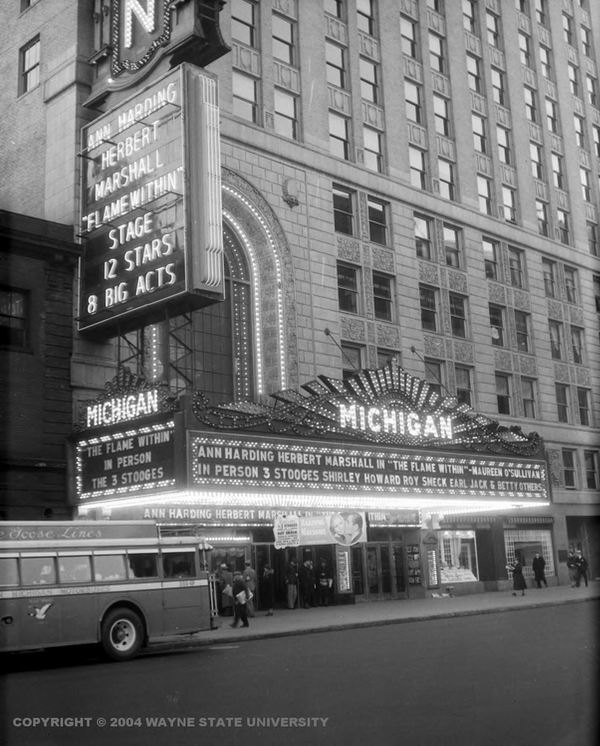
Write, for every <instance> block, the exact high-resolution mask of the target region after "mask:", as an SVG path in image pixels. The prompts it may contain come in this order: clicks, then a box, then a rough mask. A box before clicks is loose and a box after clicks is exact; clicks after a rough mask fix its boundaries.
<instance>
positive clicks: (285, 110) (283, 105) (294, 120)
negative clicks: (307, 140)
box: [273, 88, 298, 140]
mask: <svg viewBox="0 0 600 746" xmlns="http://www.w3.org/2000/svg"><path fill="white" fill-rule="evenodd" d="M274 106H275V112H274V116H273V124H274V127H275V132H277V133H278V134H279V135H283V136H284V137H289V138H290V139H291V140H297V139H298V98H297V96H294V95H293V94H291V93H288V92H287V91H282V90H280V89H279V88H275V91H274Z"/></svg>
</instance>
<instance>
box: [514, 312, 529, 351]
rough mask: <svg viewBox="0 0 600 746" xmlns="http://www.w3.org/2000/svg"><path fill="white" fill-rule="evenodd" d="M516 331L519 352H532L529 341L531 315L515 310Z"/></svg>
mask: <svg viewBox="0 0 600 746" xmlns="http://www.w3.org/2000/svg"><path fill="white" fill-rule="evenodd" d="M515 330H516V334H517V349H518V350H519V352H531V349H530V347H531V343H530V341H529V314H528V313H525V312H524V311H516V310H515Z"/></svg>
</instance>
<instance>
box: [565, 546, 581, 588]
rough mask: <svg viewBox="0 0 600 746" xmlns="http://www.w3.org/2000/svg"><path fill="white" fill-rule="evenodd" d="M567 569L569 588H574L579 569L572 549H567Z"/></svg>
mask: <svg viewBox="0 0 600 746" xmlns="http://www.w3.org/2000/svg"><path fill="white" fill-rule="evenodd" d="M567 569H568V571H569V580H570V581H571V588H575V586H576V585H577V578H578V576H579V569H578V568H577V558H576V557H575V552H574V551H573V550H572V549H569V554H568V555H567Z"/></svg>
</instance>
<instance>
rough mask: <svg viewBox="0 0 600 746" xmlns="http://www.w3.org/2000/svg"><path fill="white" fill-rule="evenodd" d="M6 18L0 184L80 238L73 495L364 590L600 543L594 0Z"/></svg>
mask: <svg viewBox="0 0 600 746" xmlns="http://www.w3.org/2000/svg"><path fill="white" fill-rule="evenodd" d="M3 15H4V16H6V18H5V19H3V20H4V23H3V25H2V29H1V31H0V33H1V34H2V41H3V45H2V49H3V51H2V53H1V54H0V66H1V68H0V69H1V70H2V73H3V79H4V80H8V81H12V83H11V84H10V85H6V86H4V88H3V91H2V93H1V94H0V95H1V96H2V97H3V99H5V100H3V101H2V103H3V104H5V106H4V107H3V110H5V111H6V112H7V115H6V117H5V118H4V120H3V122H2V123H1V124H0V132H1V133H2V143H3V145H2V150H3V158H4V159H5V160H6V170H7V172H9V173H11V179H10V180H5V181H4V182H3V184H2V185H0V209H2V210H4V211H6V214H12V213H16V214H21V215H22V216H24V217H23V218H22V219H23V220H25V219H33V220H34V222H35V221H38V222H36V225H37V230H38V231H39V236H40V247H41V249H40V250H42V249H43V251H42V253H45V252H46V251H47V249H46V244H45V243H44V242H43V241H42V236H43V235H44V232H45V228H44V224H42V223H41V222H39V221H48V222H50V223H51V224H60V225H61V226H63V227H64V231H65V233H66V234H68V240H67V238H66V237H65V239H64V240H65V243H64V245H63V246H64V247H67V244H68V247H69V248H68V251H67V253H68V255H69V256H75V255H76V254H77V252H81V255H82V261H81V263H80V265H79V268H78V270H77V272H74V273H73V283H74V284H73V287H74V289H75V292H74V293H71V291H70V290H69V291H68V296H67V291H66V290H65V300H68V303H69V304H72V309H73V310H72V313H73V316H72V327H71V328H72V336H71V337H70V342H69V344H72V354H71V356H70V366H69V371H68V378H67V379H64V380H65V381H66V380H68V386H69V387H70V391H71V394H72V396H71V397H70V400H69V402H68V404H67V403H66V402H65V403H64V406H63V409H62V412H61V414H60V415H59V414H58V413H57V415H56V416H57V419H60V418H61V417H62V416H63V415H64V414H65V413H67V414H68V417H69V420H70V423H71V428H70V429H71V432H70V438H69V440H68V444H67V445H66V446H65V454H66V455H65V457H64V458H65V459H68V461H69V484H70V488H69V490H68V491H66V493H65V495H64V501H63V502H62V504H63V505H64V509H65V510H70V511H71V512H72V513H73V514H74V515H76V514H79V513H82V512H84V513H86V514H87V515H98V516H102V517H105V516H107V515H110V516H112V517H131V518H142V517H153V518H155V519H157V520H159V522H161V523H162V524H163V525H164V529H165V530H171V531H188V532H194V533H197V534H198V535H199V536H203V537H204V538H206V540H207V541H208V542H210V543H211V545H212V546H213V551H212V558H213V563H215V564H216V563H217V562H220V561H221V560H225V561H227V562H229V563H235V562H240V561H242V560H243V558H244V557H249V558H251V559H252V560H253V562H255V563H256V565H257V566H258V567H259V568H260V567H261V566H262V565H263V564H264V563H265V562H266V561H271V562H274V563H275V564H276V566H277V567H278V569H279V570H280V576H281V575H282V574H283V571H284V569H285V565H286V563H287V562H288V560H289V559H290V558H291V557H292V556H296V558H297V559H298V560H300V561H302V560H304V559H312V560H313V561H314V562H318V560H319V558H320V557H323V556H324V557H325V559H326V560H327V562H328V563H329V564H330V565H331V566H332V567H334V568H335V569H336V572H337V575H336V582H337V586H338V591H341V590H342V588H343V589H344V592H347V593H348V595H349V596H352V597H354V598H357V597H359V598H367V599H370V598H379V597H389V596H393V597H406V596H408V597H410V596H411V595H415V594H418V593H424V592H427V591H428V590H430V589H438V590H439V589H440V588H441V589H443V588H444V587H445V586H447V585H453V586H454V587H455V588H458V587H460V588H463V589H469V590H471V591H473V590H478V589H482V588H490V587H502V586H503V584H504V583H506V582H507V575H506V571H505V569H504V566H505V564H506V562H507V561H509V560H512V559H514V558H515V557H517V556H518V557H520V558H521V559H522V560H524V561H525V569H526V574H527V573H530V569H531V563H530V557H531V556H532V553H534V552H535V551H541V552H542V554H543V555H544V557H545V558H546V562H547V571H548V574H549V575H550V577H551V578H552V581H553V582H566V581H567V572H566V557H567V552H568V550H569V549H570V548H581V549H582V550H583V552H584V553H585V554H586V556H587V557H588V559H589V562H590V568H591V573H592V576H594V575H597V574H598V572H599V568H600V530H599V528H600V523H599V517H600V511H599V507H598V496H599V486H600V481H599V480H600V472H599V469H600V467H599V454H600V439H599V433H600V426H599V425H600V422H599V418H600V398H599V397H600V380H599V374H598V371H599V370H600V344H599V342H600V326H599V320H600V263H599V261H598V255H599V240H600V239H599V233H598V231H599V227H598V221H599V219H600V216H599V213H598V210H599V207H600V186H599V185H600V180H599V177H600V170H599V167H600V104H599V99H598V96H599V95H600V91H599V88H598V86H599V85H600V81H599V78H598V76H599V72H600V71H599V68H598V54H599V53H600V52H599V51H598V50H600V8H599V7H597V3H594V2H591V0H563V1H562V2H550V1H549V0H525V1H522V0H521V1H515V0H486V1H484V0H479V1H478V2H476V1H475V0H465V1H464V2H454V1H452V2H450V1H449V0H445V1H442V0H427V1H426V2H425V1H420V2H417V1H416V0H402V1H401V2H397V1H396V0H323V1H322V2H321V1H320V0H319V1H318V0H314V2H313V1H312V0H309V1H308V2H299V0H261V2H254V1H253V0H231V2H228V3H227V4H222V3H220V2H218V1H217V0H215V1H214V2H209V0H195V2H194V1H192V0H187V2H186V1H185V0H184V1H182V2H178V3H167V2H159V0H154V1H153V2H151V1H150V0H149V2H147V3H146V4H145V5H144V4H141V3H130V2H127V1H126V0H120V1H119V0H112V1H111V2H107V1H106V0H105V1H104V2H100V1H99V0H98V1H97V2H94V1H93V0H89V1H88V2H79V3H76V4H73V3H70V2H67V1H66V0H52V2H49V1H48V0H37V1H34V0H29V2H25V1H24V0H23V1H22V2H12V3H11V7H10V8H9V9H4V10H3ZM149 39H151V40H152V42H151V43H150V45H149V44H148V40H149ZM124 200H125V201H124ZM215 215H217V216H220V220H219V219H218V218H217V220H216V222H215ZM215 225H218V229H215ZM65 250H66V249H65ZM3 251H4V249H3ZM178 262H179V263H178ZM52 266H54V265H52ZM23 282H24V280H21V279H20V278H17V279H15V280H11V282H9V283H8V284H7V285H5V289H4V291H3V292H4V294H5V295H6V296H8V297H13V294H14V293H19V292H23V291H25V290H27V287H28V286H27V285H26V284H25V285H24V284H23ZM3 313H4V311H3ZM9 315H10V314H9ZM11 323H12V322H11V321H6V316H3V324H4V326H5V327H6V326H7V325H8V326H10V324H11ZM23 323H24V324H27V325H29V328H32V329H34V328H35V327H36V324H37V318H36V317H35V315H32V314H31V313H30V314H29V315H28V317H27V318H26V319H25V320H24V321H23ZM13 354H15V351H14V350H12V349H9V355H10V356H11V359H12V356H13ZM33 354H34V355H35V354H36V352H35V351H34V352H33ZM35 360H36V362H38V361H39V363H40V364H43V365H46V366H48V367H47V368H46V370H47V373H46V375H47V376H49V377H52V376H53V375H54V374H53V373H51V372H50V369H51V367H52V365H53V364H54V361H53V360H43V358H41V357H40V358H35ZM11 385H12V379H11ZM342 406H343V407H345V409H341V407H342ZM339 417H341V418H342V419H341V420H340V419H336V418H339ZM440 418H441V419H440ZM444 418H446V419H444ZM342 422H343V423H344V427H342V424H341V423H342ZM127 423H129V424H127ZM349 423H350V424H352V427H350V426H349ZM393 423H395V424H393ZM12 427H13V424H12V423H11V422H9V423H8V431H9V432H10V431H11V429H12ZM394 427H395V428H396V430H395V433H394V437H391V435H390V432H391V430H393V429H394ZM457 428H458V429H457ZM351 431H352V432H351ZM417 431H418V432H417ZM465 433H470V436H469V438H467V437H466V436H464V437H463V436H462V435H460V437H459V434H463V435H464V434H465ZM65 435H66V433H65ZM444 435H447V436H448V437H446V438H444ZM134 438H135V439H136V440H135V441H134V440H133V439H134ZM140 438H141V440H140ZM390 438H391V439H390ZM394 438H395V439H394ZM130 441H131V442H130ZM225 448H229V449H230V451H229V452H228V454H227V455H225V451H224V450H223V449H225ZM218 449H221V450H220V451H219V450H218ZM231 449H235V453H234V451H233V450H231ZM373 449H375V451H376V452H375V451H373ZM372 451H373V452H372ZM242 453H243V454H244V455H243V456H242ZM344 453H346V457H347V458H350V459H351V460H350V461H346V460H345V459H344V458H342V456H343V455H344ZM148 454H149V455H148ZM11 458H13V457H12V456H11ZM118 459H120V461H118ZM352 459H356V460H355V461H352ZM369 459H374V460H373V461H369ZM377 459H380V460H381V462H380V461H378V460H377ZM255 461H256V463H255ZM480 461H483V463H480ZM394 463H396V464H401V465H402V466H397V467H396V466H394ZM421 463H427V464H430V467H427V468H430V469H431V471H430V472H426V471H425V469H423V470H419V471H418V472H417V467H416V466H415V465H416V464H421ZM432 465H433V466H432ZM259 466H260V467H262V468H265V469H268V476H267V475H266V474H267V472H265V473H264V474H263V473H262V472H259V473H257V471H256V470H257V469H258V467H259ZM274 466H276V467H277V469H279V470H280V471H279V473H278V474H279V477H281V478H280V479H279V481H278V479H277V478H276V477H274V476H273V467H274ZM325 466H327V468H325ZM284 469H286V470H288V471H286V473H285V475H282V473H281V470H284ZM473 469H475V471H473ZM203 470H204V472H203ZM394 471H396V474H397V476H399V477H400V478H401V480H403V479H404V477H411V476H413V477H415V476H416V474H417V473H418V474H419V480H420V481H419V482H418V483H417V482H414V483H412V485H411V483H410V481H408V480H407V482H406V483H404V482H402V483H401V484H400V483H398V484H397V485H396V486H397V487H398V489H397V490H394V489H393V486H394V485H393V484H391V483H389V484H388V485H385V486H386V487H389V489H388V488H386V489H383V488H382V487H383V486H384V485H382V484H381V483H379V484H378V483H377V480H378V479H382V480H384V479H389V475H390V473H393V472H394ZM450 471H452V472H453V473H452V474H451V475H450V474H449V472H450ZM329 472H335V473H336V474H337V477H335V478H334V477H330V476H325V475H326V474H328V473H329ZM352 474H356V475H357V476H356V477H353V476H352ZM510 475H512V476H510ZM425 477H427V478H428V479H429V480H434V481H429V482H423V481H422V480H423V479H424V478H425ZM352 479H355V480H356V481H355V482H352V481H351V480H352ZM450 479H452V480H453V483H452V485H450V482H449V481H448V480H450ZM93 480H96V481H93ZM113 480H115V481H114V482H113ZM307 480H309V482H310V484H309V486H307V484H306V482H307ZM435 480H438V481H435ZM444 480H446V481H444ZM471 480H480V482H481V483H480V484H479V485H473V483H472V481H471ZM509 482H511V483H514V484H511V485H509V484H508V483H509ZM411 487H412V489H411ZM400 488H402V489H400ZM472 489H475V490H479V493H478V494H474V493H472V492H471V491H470V490H472ZM3 493H4V498H3V499H4V502H5V504H6V507H5V508H4V510H5V513H6V515H7V517H9V518H11V517H14V518H25V517H29V516H30V515H31V514H32V511H34V512H35V510H36V508H35V507H34V506H33V505H32V506H31V508H28V509H27V510H25V509H24V504H23V500H22V496H21V495H20V494H19V493H18V492H17V491H15V489H14V488H13V487H12V486H11V484H10V482H5V483H4V489H3ZM334 494H335V499H333V498H332V495H334ZM57 499H58V502H59V503H60V502H61V501H60V497H58V498H57V493H55V495H54V496H53V505H54V504H55V503H56V502H57ZM49 507H52V506H50V504H47V502H44V500H40V501H39V503H38V508H37V510H38V511H39V516H41V515H43V512H44V510H46V509H47V508H49ZM259 512H260V516H259ZM339 514H342V517H343V520H344V521H346V523H347V525H346V529H347V530H346V531H345V532H344V535H345V536H346V541H344V540H341V539H339V540H338V539H335V540H334V541H329V539H330V538H331V536H332V534H330V535H328V534H327V533H326V529H327V530H329V528H331V526H332V524H331V519H332V518H334V517H336V516H338V515H339ZM356 517H358V519H360V521H359V523H360V526H359V527H357V525H358V524H354V523H353V522H354V520H355V518H356ZM336 520H337V518H336ZM327 521H329V524H328V523H327ZM350 524H353V525H354V532H352V533H353V537H352V539H351V540H348V534H349V532H351V526H350ZM327 526H329V528H327ZM340 535H341V534H340ZM294 542H295V543H294ZM344 578H345V580H344ZM344 583H345V584H346V585H345V586H344ZM435 592H438V591H435Z"/></svg>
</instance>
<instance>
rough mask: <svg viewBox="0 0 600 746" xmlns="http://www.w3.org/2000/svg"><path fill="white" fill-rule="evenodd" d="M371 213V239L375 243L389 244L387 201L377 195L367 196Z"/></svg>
mask: <svg viewBox="0 0 600 746" xmlns="http://www.w3.org/2000/svg"><path fill="white" fill-rule="evenodd" d="M367 209H368V213H369V239H370V240H371V241H374V242H375V243H380V244H383V245H384V246H385V245H386V244H387V242H388V240H387V203H386V202H382V201H381V200H379V199H375V197H367Z"/></svg>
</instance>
